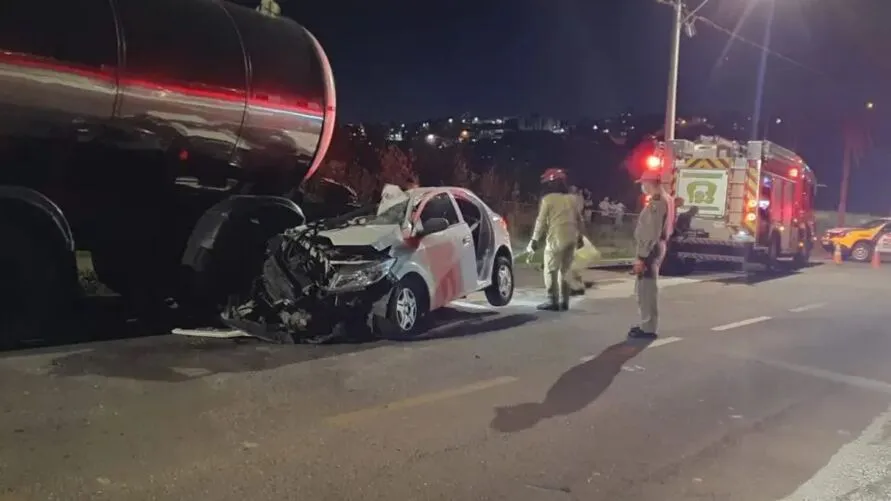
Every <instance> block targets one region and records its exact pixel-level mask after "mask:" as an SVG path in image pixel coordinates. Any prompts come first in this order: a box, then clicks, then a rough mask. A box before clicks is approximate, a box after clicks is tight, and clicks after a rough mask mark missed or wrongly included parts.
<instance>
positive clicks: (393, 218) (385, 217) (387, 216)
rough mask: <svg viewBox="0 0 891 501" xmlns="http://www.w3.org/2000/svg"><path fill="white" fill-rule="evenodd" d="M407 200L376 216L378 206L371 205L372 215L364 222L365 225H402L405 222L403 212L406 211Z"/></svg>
mask: <svg viewBox="0 0 891 501" xmlns="http://www.w3.org/2000/svg"><path fill="white" fill-rule="evenodd" d="M408 202H409V201H408V200H404V201H402V202H399V203H398V204H395V205H393V206H391V207H388V208H387V209H386V210H384V211H383V212H381V213H380V214H377V208H378V207H379V205H373V206H372V207H371V208H372V209H373V212H372V215H371V216H370V217H368V219H366V220H365V224H402V222H403V221H405V212H406V211H407V210H408Z"/></svg>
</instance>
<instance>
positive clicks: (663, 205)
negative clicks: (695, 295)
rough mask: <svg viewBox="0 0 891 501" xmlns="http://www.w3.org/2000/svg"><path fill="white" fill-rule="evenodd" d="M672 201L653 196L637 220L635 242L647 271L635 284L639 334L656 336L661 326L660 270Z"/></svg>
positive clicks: (660, 196)
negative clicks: (659, 324) (638, 313)
mask: <svg viewBox="0 0 891 501" xmlns="http://www.w3.org/2000/svg"><path fill="white" fill-rule="evenodd" d="M668 204H669V200H668V196H667V195H665V194H659V195H654V196H653V197H652V198H651V199H650V201H649V203H648V204H647V206H646V207H645V208H644V210H643V211H642V212H641V214H640V218H639V219H638V220H637V227H635V228H634V241H635V247H636V253H637V258H638V259H640V260H642V261H643V262H644V270H643V272H642V273H640V274H639V275H638V276H637V280H636V282H635V284H634V288H635V293H636V295H637V305H638V308H639V309H640V324H639V326H638V328H639V330H640V331H642V332H644V333H646V334H655V333H656V329H657V328H658V323H659V301H658V300H659V297H658V293H659V284H658V280H659V266H660V265H661V264H662V259H663V258H664V257H665V240H666V231H670V230H667V229H666V228H669V227H670V226H671V225H670V224H667V223H666V221H667V218H668V217H669V213H670V211H669V207H668Z"/></svg>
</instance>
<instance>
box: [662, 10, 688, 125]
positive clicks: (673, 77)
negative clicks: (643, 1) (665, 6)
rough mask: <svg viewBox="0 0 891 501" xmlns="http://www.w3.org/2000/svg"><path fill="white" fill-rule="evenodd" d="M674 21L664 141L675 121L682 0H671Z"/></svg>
mask: <svg viewBox="0 0 891 501" xmlns="http://www.w3.org/2000/svg"><path fill="white" fill-rule="evenodd" d="M671 7H672V8H673V9H674V21H673V22H672V26H671V52H670V55H669V63H668V96H667V97H666V100H665V128H664V131H665V141H671V140H673V139H674V126H675V123H676V122H677V104H678V66H679V63H680V58H681V30H683V29H684V3H683V0H671Z"/></svg>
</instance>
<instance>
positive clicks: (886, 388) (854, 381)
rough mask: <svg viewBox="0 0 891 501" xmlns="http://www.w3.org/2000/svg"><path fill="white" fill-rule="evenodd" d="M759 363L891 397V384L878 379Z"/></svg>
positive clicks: (761, 360) (788, 364)
mask: <svg viewBox="0 0 891 501" xmlns="http://www.w3.org/2000/svg"><path fill="white" fill-rule="evenodd" d="M758 361H759V362H761V363H763V364H766V365H770V366H772V367H776V368H778V369H784V370H787V371H791V372H797V373H799V374H804V375H807V376H813V377H816V378H820V379H825V380H827V381H831V382H833V383H840V384H847V385H851V386H854V387H856V388H861V389H864V390H873V391H878V392H881V393H885V394H888V395H891V383H886V382H884V381H879V380H877V379H869V378H865V377H860V376H852V375H850V374H841V373H838V372H832V371H828V370H826V369H819V368H817V367H809V366H806V365H797V364H790V363H788V362H781V361H779V360H769V359H758Z"/></svg>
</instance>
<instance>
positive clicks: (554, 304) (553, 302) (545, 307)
mask: <svg viewBox="0 0 891 501" xmlns="http://www.w3.org/2000/svg"><path fill="white" fill-rule="evenodd" d="M535 309H537V310H539V311H561V310H562V309H564V308H563V305H562V304H560V301H558V300H557V298H556V297H555V296H549V297H548V300H547V301H545V302H544V303H541V304H540V305H538V306H536V307H535Z"/></svg>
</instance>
